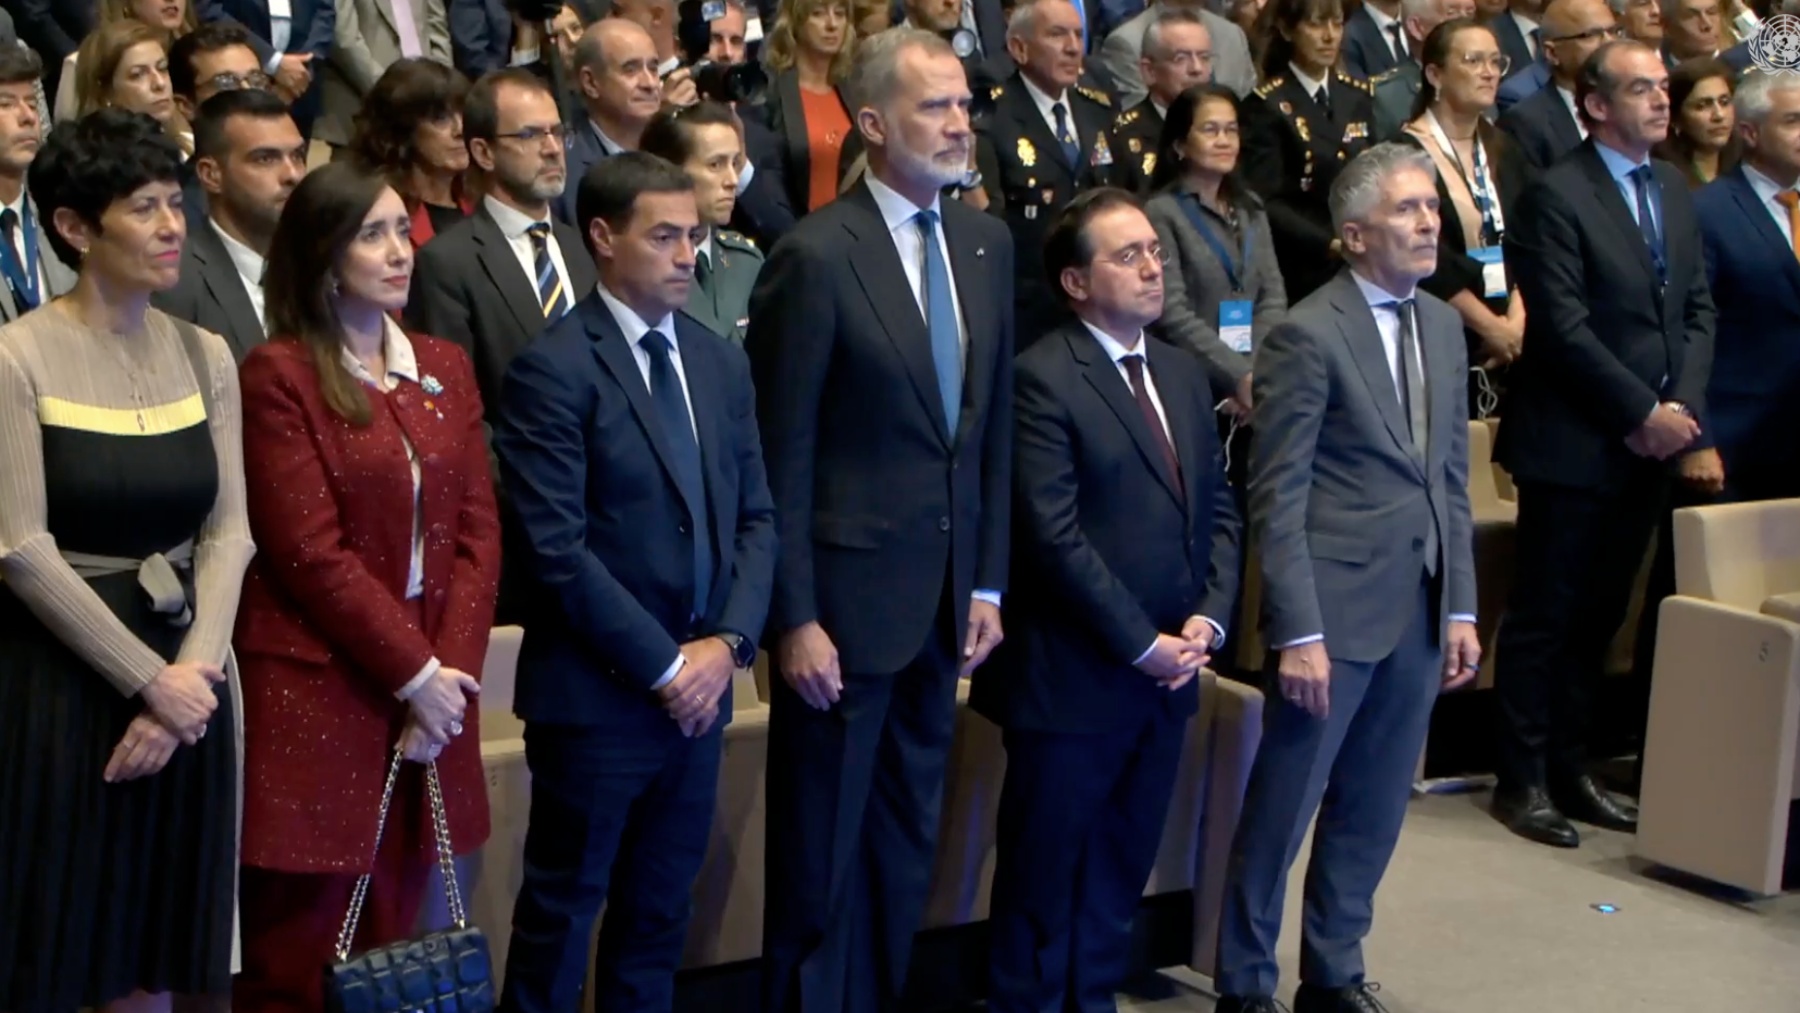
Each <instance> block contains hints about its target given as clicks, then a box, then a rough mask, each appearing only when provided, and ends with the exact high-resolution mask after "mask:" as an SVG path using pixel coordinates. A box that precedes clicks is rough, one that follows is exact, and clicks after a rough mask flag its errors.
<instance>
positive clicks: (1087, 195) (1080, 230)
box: [1044, 186, 1144, 303]
mask: <svg viewBox="0 0 1800 1013" xmlns="http://www.w3.org/2000/svg"><path fill="white" fill-rule="evenodd" d="M1143 206H1144V205H1143V202H1142V201H1139V200H1138V199H1137V197H1135V196H1134V195H1132V193H1131V192H1130V191H1129V190H1122V189H1120V188H1119V187H1116V186H1102V187H1096V188H1094V189H1092V190H1084V191H1082V192H1081V193H1078V194H1076V195H1075V199H1074V200H1071V201H1070V202H1069V203H1067V204H1064V205H1063V206H1062V207H1060V208H1058V209H1057V211H1056V214H1055V215H1053V216H1052V217H1051V218H1050V231H1049V232H1047V233H1046V234H1045V235H1044V276H1045V277H1046V278H1048V279H1050V289H1051V291H1053V292H1055V293H1056V294H1057V295H1058V296H1060V297H1061V298H1062V300H1063V302H1065V303H1067V302H1068V301H1069V293H1068V292H1067V291H1065V290H1064V289H1063V285H1062V273H1063V271H1064V270H1066V269H1068V268H1071V267H1086V266H1088V265H1089V264H1092V263H1093V262H1094V243H1093V240H1092V239H1091V238H1090V237H1089V236H1088V234H1087V230H1088V226H1089V225H1090V224H1092V223H1093V221H1094V219H1095V218H1098V217H1100V215H1101V214H1103V213H1104V212H1107V211H1111V210H1112V209H1114V208H1120V207H1132V208H1138V209H1140V210H1141V209H1142V208H1143Z"/></svg>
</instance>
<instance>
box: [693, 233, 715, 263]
mask: <svg viewBox="0 0 1800 1013" xmlns="http://www.w3.org/2000/svg"><path fill="white" fill-rule="evenodd" d="M694 252H695V253H698V254H699V255H700V256H702V257H705V258H706V262H707V263H708V264H711V265H713V266H715V267H716V266H718V265H716V264H713V261H714V260H715V259H717V258H716V257H714V255H713V234H712V230H711V229H707V230H706V238H705V239H702V240H700V245H699V246H698V247H695V249H694Z"/></svg>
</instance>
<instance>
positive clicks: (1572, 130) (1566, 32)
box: [1499, 0, 1619, 169]
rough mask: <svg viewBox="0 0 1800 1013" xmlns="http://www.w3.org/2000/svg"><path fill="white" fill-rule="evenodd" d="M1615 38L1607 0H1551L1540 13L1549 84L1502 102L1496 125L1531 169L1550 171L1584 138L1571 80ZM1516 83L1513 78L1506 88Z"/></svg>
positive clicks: (1502, 89) (1502, 87) (1616, 31)
mask: <svg viewBox="0 0 1800 1013" xmlns="http://www.w3.org/2000/svg"><path fill="white" fill-rule="evenodd" d="M1618 37H1619V26H1618V22H1617V21H1616V20H1615V19H1614V18H1613V12H1612V9H1611V8H1610V7H1608V6H1606V0H1553V2H1552V3H1551V4H1550V6H1549V8H1548V9H1547V10H1546V11H1545V12H1544V24H1543V39H1544V58H1545V61H1546V63H1547V64H1548V65H1549V68H1550V69H1549V71H1548V73H1549V78H1548V79H1547V83H1546V84H1544V85H1542V86H1540V87H1538V88H1537V89H1536V90H1535V91H1534V92H1532V93H1531V94H1530V96H1529V97H1526V98H1524V99H1523V100H1522V101H1520V102H1519V103H1518V104H1517V105H1514V106H1512V107H1511V108H1506V105H1505V103H1502V105H1501V108H1503V109H1505V112H1503V113H1501V115H1500V121H1499V122H1500V129H1502V130H1504V131H1506V132H1507V133H1508V134H1510V135H1511V136H1512V138H1513V140H1515V141H1518V142H1519V149H1520V150H1521V151H1523V152H1524V153H1525V160H1526V161H1528V162H1530V163H1531V164H1532V167H1533V168H1537V169H1548V168H1549V167H1550V166H1551V165H1552V164H1553V163H1555V162H1556V160H1557V159H1559V158H1561V157H1563V156H1564V155H1566V154H1568V153H1569V152H1571V151H1574V150H1575V148H1576V147H1577V146H1579V145H1580V144H1581V142H1582V141H1584V140H1587V127H1586V126H1584V125H1583V124H1582V122H1581V118H1580V117H1579V116H1577V115H1575V81H1576V79H1577V78H1579V77H1580V76H1581V65H1582V64H1583V63H1585V62H1586V61H1587V58H1588V57H1589V56H1592V55H1593V53H1594V50H1596V49H1599V48H1600V47H1601V46H1603V45H1605V44H1606V43H1608V42H1610V41H1612V40H1614V39H1617V38H1618ZM1519 80H1521V79H1520V78H1516V77H1515V78H1512V79H1511V80H1509V81H1508V82H1507V85H1511V84H1513V83H1516V82H1518V81H1519ZM1505 90H1506V85H1502V86H1501V91H1502V93H1504V92H1505Z"/></svg>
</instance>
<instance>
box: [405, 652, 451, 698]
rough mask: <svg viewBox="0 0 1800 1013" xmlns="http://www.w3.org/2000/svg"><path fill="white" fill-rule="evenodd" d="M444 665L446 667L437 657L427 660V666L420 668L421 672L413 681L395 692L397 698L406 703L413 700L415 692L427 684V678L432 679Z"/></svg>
mask: <svg viewBox="0 0 1800 1013" xmlns="http://www.w3.org/2000/svg"><path fill="white" fill-rule="evenodd" d="M443 667H444V663H443V662H441V661H439V660H437V659H436V658H432V659H431V660H430V661H427V662H426V663H425V667H424V668H421V669H419V674H418V675H415V676H413V677H412V681H411V682H409V683H407V684H406V685H404V686H402V687H400V691H399V692H397V693H395V694H394V696H395V698H396V699H398V700H399V701H400V702H401V703H405V702H406V701H408V700H411V699H412V698H413V694H415V693H417V692H418V691H419V689H420V688H421V687H423V686H424V685H425V682H426V680H427V679H430V678H431V677H432V676H434V675H436V674H438V669H440V668H443Z"/></svg>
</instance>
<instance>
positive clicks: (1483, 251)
mask: <svg viewBox="0 0 1800 1013" xmlns="http://www.w3.org/2000/svg"><path fill="white" fill-rule="evenodd" d="M1419 58H1420V65H1421V66H1422V67H1423V68H1424V80H1423V81H1422V82H1421V84H1420V86H1419V97H1418V99H1417V100H1416V101H1415V102H1414V104H1413V118H1412V120H1411V121H1410V122H1409V123H1407V125H1406V127H1405V129H1403V130H1402V131H1401V132H1400V136H1399V137H1398V138H1396V140H1398V141H1400V142H1402V143H1409V144H1412V145H1414V146H1416V147H1419V148H1422V149H1424V151H1425V153H1426V154H1428V155H1430V156H1431V160H1432V161H1433V162H1434V163H1436V165H1437V176H1438V180H1437V185H1438V217H1439V220H1440V227H1439V230H1438V264H1437V273H1435V274H1433V275H1432V276H1431V277H1429V278H1427V279H1425V281H1424V282H1422V283H1421V284H1420V286H1419V287H1420V288H1422V289H1424V290H1425V291H1427V292H1430V293H1431V294H1432V295H1435V296H1437V297H1438V298H1440V299H1443V300H1444V301H1446V302H1448V303H1449V304H1450V305H1451V306H1453V307H1455V309H1456V311H1457V312H1458V313H1460V314H1461V315H1462V319H1463V333H1464V335H1465V337H1466V339H1467V341H1468V346H1469V367H1470V369H1471V370H1472V371H1473V373H1474V375H1473V376H1472V377H1470V380H1469V401H1470V405H1469V409H1470V412H1469V417H1470V418H1487V417H1488V416H1490V415H1494V414H1496V413H1498V411H1499V409H1500V394H1501V379H1502V377H1503V375H1504V371H1505V369H1506V367H1507V365H1508V364H1510V363H1511V362H1512V361H1513V360H1514V359H1517V358H1518V357H1519V352H1520V350H1521V349H1522V348H1523V347H1524V344H1525V304H1524V302H1523V301H1521V299H1520V298H1519V290H1518V288H1517V286H1515V285H1514V284H1513V281H1512V274H1511V272H1510V271H1508V270H1507V265H1506V258H1505V256H1504V254H1503V253H1502V252H1501V240H1502V239H1503V238H1504V236H1505V234H1506V221H1507V217H1508V215H1509V213H1510V212H1511V210H1512V208H1513V206H1514V203H1515V202H1516V201H1517V200H1518V199H1519V194H1520V192H1521V191H1523V190H1524V188H1525V177H1526V172H1527V171H1528V170H1527V169H1526V166H1525V160H1524V158H1523V157H1522V156H1521V155H1520V154H1519V152H1518V149H1517V148H1516V147H1515V146H1514V145H1513V144H1512V143H1511V142H1510V141H1509V140H1508V139H1507V138H1506V136H1505V135H1504V134H1502V133H1501V132H1500V130H1499V128H1497V127H1495V126H1493V125H1492V124H1490V123H1488V121H1487V119H1486V118H1485V117H1484V116H1483V113H1484V112H1486V110H1487V109H1488V107H1489V106H1491V105H1493V103H1494V92H1495V91H1496V89H1498V88H1499V86H1500V80H1501V79H1502V78H1504V77H1505V76H1506V68H1507V63H1508V61H1507V58H1506V56H1505V55H1504V54H1502V53H1501V52H1500V43H1499V42H1498V41H1497V40H1496V39H1495V38H1494V33H1493V32H1492V31H1491V30H1489V29H1488V28H1486V27H1485V26H1483V25H1481V24H1479V23H1477V22H1475V21H1471V20H1469V19H1467V18H1457V19H1455V20H1452V21H1446V22H1444V23H1443V24H1441V25H1439V26H1437V28H1435V29H1433V30H1432V32H1431V34H1430V35H1428V36H1426V37H1425V45H1424V47H1423V48H1422V49H1421V50H1420V53H1419Z"/></svg>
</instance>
